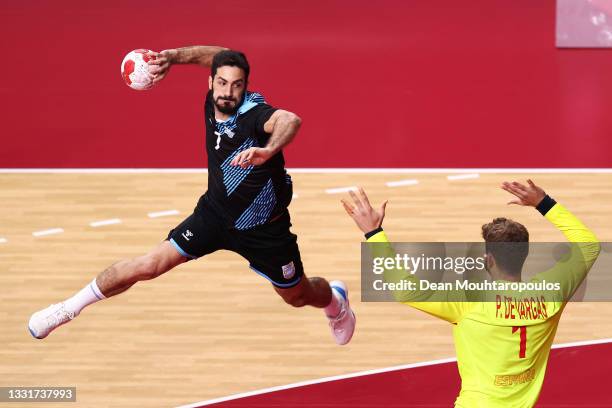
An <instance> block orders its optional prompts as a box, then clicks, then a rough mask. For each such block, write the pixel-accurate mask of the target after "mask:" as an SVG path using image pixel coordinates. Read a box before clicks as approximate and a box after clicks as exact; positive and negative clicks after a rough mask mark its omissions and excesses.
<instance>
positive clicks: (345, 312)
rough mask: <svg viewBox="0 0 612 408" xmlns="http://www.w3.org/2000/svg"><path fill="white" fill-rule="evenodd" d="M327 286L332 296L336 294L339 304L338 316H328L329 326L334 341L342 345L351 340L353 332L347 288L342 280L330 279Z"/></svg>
mask: <svg viewBox="0 0 612 408" xmlns="http://www.w3.org/2000/svg"><path fill="white" fill-rule="evenodd" d="M329 286H331V289H332V296H336V297H337V298H338V300H340V305H341V308H340V313H338V316H336V317H330V318H329V327H330V328H331V331H332V335H333V336H334V339H335V340H336V343H337V344H339V345H341V346H342V345H344V344H347V343H348V342H349V341H351V338H352V337H353V333H354V332H355V321H356V318H355V313H354V312H353V310H352V309H351V306H350V304H349V298H348V289H347V288H346V285H345V284H344V282H342V281H331V282H330V283H329Z"/></svg>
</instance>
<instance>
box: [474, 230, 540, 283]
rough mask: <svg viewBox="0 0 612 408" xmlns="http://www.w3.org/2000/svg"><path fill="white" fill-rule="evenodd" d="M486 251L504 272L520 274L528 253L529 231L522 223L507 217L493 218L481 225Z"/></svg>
mask: <svg viewBox="0 0 612 408" xmlns="http://www.w3.org/2000/svg"><path fill="white" fill-rule="evenodd" d="M482 237H483V238H484V240H485V248H486V252H487V253H490V254H491V255H493V258H494V259H495V262H496V263H497V264H498V265H499V267H500V268H501V269H502V270H503V271H504V272H506V273H509V274H513V275H520V273H521V270H522V269H523V264H524V263H525V259H527V255H528V254H529V232H527V228H525V226H524V225H523V224H520V223H518V222H516V221H512V220H510V219H507V218H495V219H494V220H493V221H492V222H490V223H488V224H484V225H483V226H482Z"/></svg>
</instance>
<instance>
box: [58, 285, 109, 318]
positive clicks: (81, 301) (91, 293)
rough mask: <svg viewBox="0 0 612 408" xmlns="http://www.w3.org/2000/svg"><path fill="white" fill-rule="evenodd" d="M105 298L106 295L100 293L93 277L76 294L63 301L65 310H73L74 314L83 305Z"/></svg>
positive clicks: (79, 311)
mask: <svg viewBox="0 0 612 408" xmlns="http://www.w3.org/2000/svg"><path fill="white" fill-rule="evenodd" d="M102 299H106V296H104V295H103V294H102V292H101V291H100V289H99V288H98V284H97V283H96V280H95V279H94V280H93V281H92V282H91V283H90V284H89V285H87V286H85V287H84V288H83V289H81V290H80V291H79V292H78V293H77V294H76V295H74V296H73V297H71V298H70V299H67V300H66V301H65V302H64V305H65V306H66V310H68V311H69V312H73V313H74V314H75V316H76V315H78V314H79V313H81V310H83V308H84V307H85V306H88V305H91V304H92V303H95V302H97V301H98V300H102Z"/></svg>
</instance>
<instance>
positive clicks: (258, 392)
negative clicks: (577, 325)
mask: <svg viewBox="0 0 612 408" xmlns="http://www.w3.org/2000/svg"><path fill="white" fill-rule="evenodd" d="M606 343H612V338H607V339H597V340H585V341H577V342H572V343H560V344H553V346H552V348H553V349H560V348H568V347H578V346H590V345H595V344H606ZM456 361H457V359H456V358H444V359H440V360H430V361H424V362H421V363H412V364H404V365H398V366H393V367H387V368H380V369H374V370H366V371H359V372H355V373H350V374H342V375H336V376H332V377H324V378H318V379H315V380H307V381H301V382H297V383H293V384H287V385H280V386H276V387H270V388H264V389H261V390H255V391H250V392H244V393H240V394H233V395H228V396H226V397H220V398H215V399H211V400H206V401H200V402H196V403H193V404H189V405H181V406H180V407H177V408H196V407H200V406H206V405H212V404H217V403H219V402H225V401H231V400H236V399H241V398H246V397H252V396H254V395H261V394H268V393H271V392H276V391H283V390H288V389H291V388H297V387H304V386H307V385H313V384H320V383H325V382H330V381H338V380H344V379H347V378H355V377H362V376H367V375H372V374H381V373H387V372H390V371H399V370H405V369H409V368H418V367H426V366H431V365H436V364H446V363H454V362H456Z"/></svg>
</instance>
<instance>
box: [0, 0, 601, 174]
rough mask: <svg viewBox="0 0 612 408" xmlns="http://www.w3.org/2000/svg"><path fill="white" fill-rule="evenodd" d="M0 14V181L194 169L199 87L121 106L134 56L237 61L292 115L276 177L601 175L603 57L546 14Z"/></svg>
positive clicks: (306, 8)
mask: <svg viewBox="0 0 612 408" xmlns="http://www.w3.org/2000/svg"><path fill="white" fill-rule="evenodd" d="M88 4H89V2H85V1H82V0H81V1H73V0H65V1H59V2H58V1H33V0H29V1H26V0H23V1H21V0H3V1H2V3H1V5H0V38H1V39H2V48H1V50H2V62H1V66H2V68H1V73H2V74H1V76H0V81H1V82H0V97H1V99H0V104H1V112H2V127H1V128H0V129H1V130H0V132H1V135H2V136H1V141H2V145H1V147H0V167H200V166H203V165H205V155H204V152H203V120H202V109H203V95H204V93H205V90H206V87H207V76H208V72H207V71H206V70H204V69H201V68H197V67H191V66H189V67H188V66H175V67H173V68H172V70H171V72H170V74H169V76H168V77H167V78H166V80H164V81H163V82H162V83H161V84H160V86H159V87H158V88H156V89H153V90H151V91H147V92H136V91H132V90H131V89H129V88H128V87H126V86H125V85H124V84H123V82H122V79H121V77H120V74H119V66H120V62H121V60H122V58H123V56H124V54H125V53H127V52H128V51H130V50H132V49H135V48H141V47H146V48H153V49H156V50H161V49H164V48H171V47H178V46H183V45H190V44H218V45H224V46H228V47H233V48H236V49H240V50H243V51H244V52H246V53H247V55H248V57H249V59H250V62H251V65H252V81H251V82H252V84H251V88H252V89H254V90H258V91H261V92H262V93H263V94H264V95H265V96H266V98H267V99H268V101H269V102H270V103H272V104H275V105H277V106H280V107H283V108H285V109H289V110H292V111H295V112H296V113H298V114H299V115H300V116H301V117H302V118H303V119H304V125H303V127H302V130H301V132H300V134H299V136H298V138H297V139H296V140H295V142H294V143H293V145H292V146H290V148H289V149H288V150H287V152H286V154H287V158H288V166H289V167H612V153H611V152H612V142H611V141H610V139H611V136H612V132H611V131H612V113H611V112H612V109H611V108H610V107H611V106H612V51H611V50H557V49H556V48H555V47H554V18H555V9H554V1H553V0H537V1H534V0H512V1H506V2H499V1H491V0H465V1H456V0H413V1H406V0H404V1H384V2H374V1H361V0H346V1H344V0H343V1H318V2H317V1H295V2H294V1H286V0H265V1H263V0H258V1H226V0H224V1H220V0H218V1H175V2H169V1H151V0H149V1H146V2H145V1H131V2H128V1H115V0H111V1H104V2H98V4H99V5H97V6H89V5H88Z"/></svg>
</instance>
